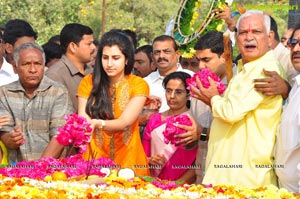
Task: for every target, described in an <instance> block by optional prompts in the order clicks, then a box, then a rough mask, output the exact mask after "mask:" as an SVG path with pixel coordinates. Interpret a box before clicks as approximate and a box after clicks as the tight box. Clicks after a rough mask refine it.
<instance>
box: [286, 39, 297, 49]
mask: <svg viewBox="0 0 300 199" xmlns="http://www.w3.org/2000/svg"><path fill="white" fill-rule="evenodd" d="M287 44H288V46H289V47H291V48H294V47H295V46H296V45H297V44H299V45H300V39H299V40H297V39H289V41H288V43H287Z"/></svg>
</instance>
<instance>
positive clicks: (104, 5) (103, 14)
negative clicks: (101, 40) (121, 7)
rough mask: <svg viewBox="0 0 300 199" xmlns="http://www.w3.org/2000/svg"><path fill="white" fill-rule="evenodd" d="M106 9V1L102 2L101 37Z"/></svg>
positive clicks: (103, 30) (103, 31)
mask: <svg viewBox="0 0 300 199" xmlns="http://www.w3.org/2000/svg"><path fill="white" fill-rule="evenodd" d="M105 9H106V1H105V0H102V26H101V29H102V30H101V35H103V34H104V33H105V11H106V10H105Z"/></svg>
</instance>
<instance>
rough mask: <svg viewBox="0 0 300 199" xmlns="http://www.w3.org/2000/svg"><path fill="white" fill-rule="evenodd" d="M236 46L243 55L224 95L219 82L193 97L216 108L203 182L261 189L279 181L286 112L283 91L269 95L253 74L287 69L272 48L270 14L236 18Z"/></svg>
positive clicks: (280, 72) (259, 12)
mask: <svg viewBox="0 0 300 199" xmlns="http://www.w3.org/2000/svg"><path fill="white" fill-rule="evenodd" d="M236 39H237V45H238V48H239V50H240V53H241V56H242V59H241V60H240V61H239V63H238V69H237V74H236V76H234V77H233V78H232V79H231V81H230V83H229V85H228V87H227V90H226V92H225V94H224V96H220V95H219V93H218V90H217V85H216V83H215V82H214V81H213V80H210V83H211V86H210V87H209V88H207V89H206V88H203V86H202V85H201V83H200V82H198V87H199V89H197V88H195V87H192V93H193V96H194V97H195V98H197V99H199V100H202V101H203V102H205V103H206V104H208V105H209V106H211V108H212V114H213V117H214V119H213V122H212V125H211V130H210V135H209V143H208V154H207V158H206V165H207V167H206V172H205V176H204V179H203V182H202V183H203V184H214V185H216V184H230V185H239V186H246V187H251V188H256V187H260V186H264V185H269V184H273V185H277V179H276V175H275V172H274V166H275V165H274V156H273V148H274V144H275V134H276V129H277V125H278V123H279V120H280V117H281V111H282V101H283V100H282V97H281V96H280V95H276V96H267V95H264V94H262V93H261V92H259V91H256V90H255V89H254V82H253V79H257V78H263V77H265V75H264V73H263V70H264V69H266V70H272V71H276V72H277V73H278V74H280V75H281V76H283V74H284V72H283V70H282V68H281V66H280V64H279V62H278V61H277V59H276V57H275V56H274V54H273V52H272V51H271V50H270V17H269V16H267V15H264V13H263V12H261V11H255V10H249V11H247V12H246V13H245V14H243V15H241V17H240V18H239V20H238V22H237V33H236Z"/></svg>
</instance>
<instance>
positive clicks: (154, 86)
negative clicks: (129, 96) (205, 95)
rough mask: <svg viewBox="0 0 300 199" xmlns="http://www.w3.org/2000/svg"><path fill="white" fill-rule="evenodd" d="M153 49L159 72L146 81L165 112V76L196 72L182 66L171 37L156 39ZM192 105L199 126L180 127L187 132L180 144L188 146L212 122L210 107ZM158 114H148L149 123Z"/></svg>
mask: <svg viewBox="0 0 300 199" xmlns="http://www.w3.org/2000/svg"><path fill="white" fill-rule="evenodd" d="M152 47H153V51H152V56H153V60H154V62H155V63H156V67H157V70H156V71H154V72H152V73H151V74H150V75H148V76H147V77H145V78H144V79H145V80H146V82H147V83H148V85H149V88H150V96H152V99H159V100H161V106H160V108H159V107H156V108H157V111H159V112H164V111H166V110H167V109H169V108H168V105H167V101H166V98H165V89H164V88H163V86H162V82H163V79H164V78H165V76H167V75H168V74H170V73H172V72H175V71H183V72H186V73H188V74H190V75H191V76H192V75H193V74H194V72H193V71H190V70H187V69H183V68H182V67H181V65H180V64H179V63H178V60H179V57H180V51H179V49H178V46H177V45H176V42H175V40H174V38H172V37H171V36H168V35H161V36H158V37H156V38H155V39H154V40H153V43H152ZM190 103H191V110H190V111H191V114H192V116H193V118H195V120H196V121H197V124H198V125H197V126H196V125H192V126H184V125H180V128H182V129H184V130H186V131H187V132H186V133H185V134H184V137H182V139H181V141H180V144H184V145H187V146H189V144H191V143H192V142H193V141H194V140H198V137H199V136H198V134H197V133H199V134H200V132H202V130H203V127H208V126H209V124H210V120H209V119H208V118H209V117H210V114H211V113H210V110H209V107H208V106H207V105H206V104H204V103H203V102H201V101H199V100H196V99H191V102H190ZM159 105H160V104H159ZM158 109H159V110H158ZM157 111H156V112H157ZM156 112H155V111H153V112H148V113H151V114H149V115H148V118H147V121H148V120H149V118H150V117H151V115H152V114H154V113H156ZM182 135H183V134H182ZM189 175H191V176H192V177H195V172H194V170H190V173H189Z"/></svg>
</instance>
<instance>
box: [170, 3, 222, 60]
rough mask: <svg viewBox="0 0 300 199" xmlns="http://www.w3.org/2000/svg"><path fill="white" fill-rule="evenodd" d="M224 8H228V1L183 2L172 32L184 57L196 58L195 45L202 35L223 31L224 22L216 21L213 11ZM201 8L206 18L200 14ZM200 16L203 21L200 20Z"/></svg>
mask: <svg viewBox="0 0 300 199" xmlns="http://www.w3.org/2000/svg"><path fill="white" fill-rule="evenodd" d="M224 6H226V0H209V1H208V0H205V1H201V0H183V1H182V3H181V4H180V8H179V10H178V14H177V16H176V17H175V24H174V27H173V31H172V36H173V38H174V39H175V41H176V43H177V45H178V46H179V50H180V52H181V56H182V57H185V58H192V57H193V56H194V54H195V50H194V45H195V43H196V41H197V39H198V38H199V37H201V35H203V34H205V33H207V32H209V31H212V30H218V31H220V30H221V29H222V27H223V24H224V21H223V20H221V19H215V18H214V16H215V14H214V13H212V12H211V11H212V10H214V9H216V8H224ZM200 8H201V9H202V11H203V12H204V13H205V16H203V15H202V13H200V14H199V13H198V12H199V9H200ZM200 15H202V16H200ZM198 16H200V17H202V18H203V19H199V17H198Z"/></svg>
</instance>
